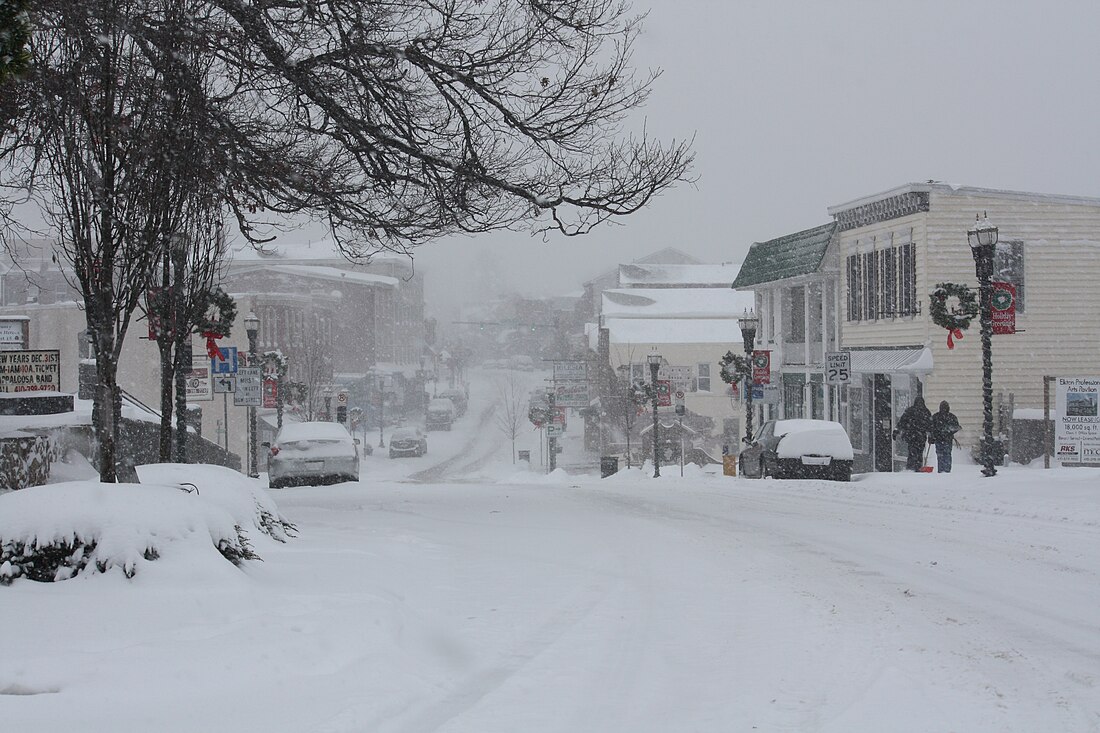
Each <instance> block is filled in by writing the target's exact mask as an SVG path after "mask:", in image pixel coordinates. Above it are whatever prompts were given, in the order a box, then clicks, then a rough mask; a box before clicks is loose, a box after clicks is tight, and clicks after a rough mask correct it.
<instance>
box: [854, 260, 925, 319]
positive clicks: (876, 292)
mask: <svg viewBox="0 0 1100 733" xmlns="http://www.w3.org/2000/svg"><path fill="white" fill-rule="evenodd" d="M916 254H917V249H916V244H915V243H913V242H905V243H903V244H899V245H898V246H892V247H884V248H880V249H874V250H871V251H869V252H861V253H857V254H851V255H848V259H847V264H846V269H845V274H846V276H847V280H848V320H849V321H874V320H878V319H880V318H893V317H894V316H911V315H914V314H916V313H919V312H920V305H919V302H918V300H917V267H916Z"/></svg>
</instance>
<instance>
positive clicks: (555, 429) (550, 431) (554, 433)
mask: <svg viewBox="0 0 1100 733" xmlns="http://www.w3.org/2000/svg"><path fill="white" fill-rule="evenodd" d="M561 434H562V427H561V425H559V424H558V423H550V424H549V425H547V426H546V437H547V438H560V437H561Z"/></svg>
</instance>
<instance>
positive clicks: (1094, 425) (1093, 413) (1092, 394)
mask: <svg viewBox="0 0 1100 733" xmlns="http://www.w3.org/2000/svg"><path fill="white" fill-rule="evenodd" d="M1098 403H1100V377H1058V379H1057V390H1056V392H1055V395H1054V407H1055V415H1054V456H1055V458H1057V459H1058V460H1059V461H1062V462H1063V463H1100V409H1098Z"/></svg>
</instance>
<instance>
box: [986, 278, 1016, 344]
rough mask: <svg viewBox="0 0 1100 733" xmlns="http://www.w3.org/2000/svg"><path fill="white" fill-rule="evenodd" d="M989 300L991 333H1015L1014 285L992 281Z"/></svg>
mask: <svg viewBox="0 0 1100 733" xmlns="http://www.w3.org/2000/svg"><path fill="white" fill-rule="evenodd" d="M990 300H991V301H992V303H991V304H992V308H990V311H991V312H992V314H993V334H994V335H997V334H1007V333H1016V286H1015V285H1013V284H1012V283H998V282H995V283H993V294H992V297H991V299H990Z"/></svg>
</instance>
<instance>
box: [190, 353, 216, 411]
mask: <svg viewBox="0 0 1100 733" xmlns="http://www.w3.org/2000/svg"><path fill="white" fill-rule="evenodd" d="M184 384H185V385H186V386H187V401H188V402H209V401H210V400H212V399H214V384H213V380H212V379H211V378H210V360H209V359H192V360H191V371H189V372H187V375H186V376H185V377H184Z"/></svg>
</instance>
